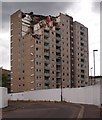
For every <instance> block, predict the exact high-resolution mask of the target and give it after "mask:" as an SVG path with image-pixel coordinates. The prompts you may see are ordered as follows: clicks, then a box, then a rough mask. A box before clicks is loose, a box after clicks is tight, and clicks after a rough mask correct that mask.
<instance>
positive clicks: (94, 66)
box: [93, 50, 98, 83]
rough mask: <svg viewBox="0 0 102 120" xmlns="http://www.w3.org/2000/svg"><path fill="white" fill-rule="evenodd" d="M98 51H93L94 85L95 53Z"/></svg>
mask: <svg viewBox="0 0 102 120" xmlns="http://www.w3.org/2000/svg"><path fill="white" fill-rule="evenodd" d="M96 51H98V50H93V62H94V83H95V52H96Z"/></svg>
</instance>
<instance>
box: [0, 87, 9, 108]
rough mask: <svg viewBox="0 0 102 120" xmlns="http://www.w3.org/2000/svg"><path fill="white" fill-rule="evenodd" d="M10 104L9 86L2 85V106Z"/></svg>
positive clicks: (0, 102) (0, 92)
mask: <svg viewBox="0 0 102 120" xmlns="http://www.w3.org/2000/svg"><path fill="white" fill-rule="evenodd" d="M6 106H8V95H7V88H5V87H0V108H4V107H6Z"/></svg>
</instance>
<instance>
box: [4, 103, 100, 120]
mask: <svg viewBox="0 0 102 120" xmlns="http://www.w3.org/2000/svg"><path fill="white" fill-rule="evenodd" d="M5 118H10V119H11V118H14V120H15V118H75V119H76V120H79V118H97V119H98V118H100V108H99V107H98V106H95V105H85V104H74V103H66V102H34V101H32V102H31V101H28V102H24V101H15V102H14V101H11V102H9V106H8V107H7V108H4V109H3V120H6V119H5ZM7 120H8V119H7ZM11 120H13V119H11Z"/></svg>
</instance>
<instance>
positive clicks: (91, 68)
mask: <svg viewBox="0 0 102 120" xmlns="http://www.w3.org/2000/svg"><path fill="white" fill-rule="evenodd" d="M92 69H93V67H91V68H90V70H91V71H90V72H91V85H92V83H93V82H92Z"/></svg>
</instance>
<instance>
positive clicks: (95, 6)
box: [92, 2, 100, 14]
mask: <svg viewBox="0 0 102 120" xmlns="http://www.w3.org/2000/svg"><path fill="white" fill-rule="evenodd" d="M92 11H93V12H96V13H98V14H99V13H100V2H93V3H92Z"/></svg>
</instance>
